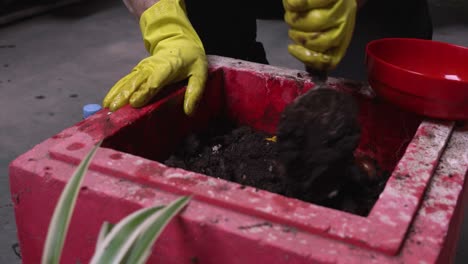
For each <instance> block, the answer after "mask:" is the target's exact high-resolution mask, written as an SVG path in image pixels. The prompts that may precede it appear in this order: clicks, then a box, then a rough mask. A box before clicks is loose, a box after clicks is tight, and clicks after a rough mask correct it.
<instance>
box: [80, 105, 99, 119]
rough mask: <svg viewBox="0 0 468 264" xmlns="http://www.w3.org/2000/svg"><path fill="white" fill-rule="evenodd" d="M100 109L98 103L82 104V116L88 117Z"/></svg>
mask: <svg viewBox="0 0 468 264" xmlns="http://www.w3.org/2000/svg"><path fill="white" fill-rule="evenodd" d="M101 109H102V107H101V105H99V104H87V105H85V106H83V118H88V117H89V116H91V115H93V114H95V113H96V112H98V111H99V110H101Z"/></svg>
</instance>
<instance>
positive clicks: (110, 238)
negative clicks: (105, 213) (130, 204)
mask: <svg viewBox="0 0 468 264" xmlns="http://www.w3.org/2000/svg"><path fill="white" fill-rule="evenodd" d="M162 208H164V206H156V207H149V208H142V209H140V210H138V211H135V212H133V213H132V214H130V215H128V216H126V217H125V218H124V219H122V220H121V221H119V223H117V225H115V226H114V227H113V228H112V230H111V232H110V233H109V234H108V235H107V236H106V237H105V238H104V240H103V241H102V242H101V243H100V244H99V245H98V246H97V248H96V251H95V253H94V256H93V258H92V259H91V261H90V264H100V263H120V262H121V261H122V259H123V258H124V257H125V255H126V251H127V250H128V247H131V245H132V244H133V242H134V241H135V240H136V238H137V234H136V235H135V234H134V231H135V230H136V229H137V228H138V226H139V225H140V224H141V223H143V222H144V221H145V220H146V219H147V218H148V217H149V216H150V215H151V214H154V213H156V212H157V211H159V210H161V209H162Z"/></svg>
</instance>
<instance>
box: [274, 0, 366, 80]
mask: <svg viewBox="0 0 468 264" xmlns="http://www.w3.org/2000/svg"><path fill="white" fill-rule="evenodd" d="M283 6H284V8H285V11H286V13H285V15H284V20H285V21H286V23H287V24H288V25H289V26H290V29H289V37H290V38H291V39H292V40H293V41H294V43H295V44H290V45H289V47H288V51H289V53H290V54H291V55H293V56H294V57H296V58H297V59H298V60H300V61H302V62H303V63H304V64H305V65H307V66H309V67H311V68H313V69H315V70H319V71H328V70H332V69H334V68H335V67H336V66H337V65H338V63H339V62H340V61H341V59H342V58H343V56H344V55H345V53H346V50H347V48H348V46H349V43H350V41H351V38H352V35H353V31H354V24H355V20H356V9H357V8H356V6H357V4H356V0H283Z"/></svg>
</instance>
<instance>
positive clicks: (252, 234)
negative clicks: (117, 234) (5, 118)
mask: <svg viewBox="0 0 468 264" xmlns="http://www.w3.org/2000/svg"><path fill="white" fill-rule="evenodd" d="M210 64H211V69H210V77H209V80H208V84H207V89H206V93H205V95H204V99H203V101H202V102H201V104H200V108H199V110H198V111H197V112H196V114H195V115H194V116H193V117H187V116H185V114H184V113H183V111H182V109H183V108H182V103H183V92H184V89H183V88H182V89H179V90H176V91H174V92H173V93H171V94H170V95H168V96H167V97H164V98H163V99H161V100H159V101H157V102H155V103H153V104H152V105H149V106H147V107H144V108H141V109H133V108H131V107H124V108H123V109H121V110H119V111H117V112H115V113H112V114H108V113H107V112H106V111H101V112H99V113H97V114H95V115H93V116H91V117H90V118H88V119H86V120H84V121H81V122H80V123H78V124H76V125H75V126H72V127H70V128H67V129H65V130H64V131H63V132H61V133H59V134H58V135H67V136H66V137H62V136H53V137H51V138H50V139H48V140H45V141H44V142H42V143H41V144H38V145H37V146H35V147H34V148H32V149H31V150H29V151H28V152H26V153H24V154H23V155H21V156H20V157H18V158H17V159H16V160H15V161H13V162H12V164H11V166H10V182H11V192H12V197H14V200H15V201H16V202H15V214H16V220H17V226H18V236H19V239H20V244H21V248H22V255H23V261H24V263H37V262H38V261H39V260H40V254H41V250H42V246H43V242H44V239H45V233H46V229H47V226H48V222H49V220H50V217H51V214H52V210H53V206H54V205H55V201H56V200H57V198H58V196H59V194H60V192H61V190H62V188H63V186H64V184H65V182H66V180H67V179H68V178H69V177H70V175H71V174H72V172H73V170H74V168H76V165H77V164H78V163H79V162H80V160H82V159H83V157H84V156H85V155H86V153H87V152H88V151H89V150H90V149H91V147H92V146H93V145H94V144H95V143H97V142H98V141H99V140H101V139H104V143H103V145H102V147H101V148H100V149H99V150H98V152H97V153H96V156H95V158H94V160H93V161H92V164H91V166H90V171H89V172H88V175H87V176H86V178H85V181H84V187H85V189H83V190H82V191H81V193H80V196H79V201H78V203H77V208H76V212H75V213H74V216H73V220H72V222H71V225H70V227H71V229H70V233H69V236H68V238H67V241H66V244H65V251H64V255H63V261H64V263H74V262H76V261H77V260H79V261H81V262H87V261H88V260H89V258H90V256H91V254H92V252H93V249H94V246H95V245H94V241H95V238H96V236H97V233H98V231H99V228H100V225H101V223H102V222H103V221H111V222H115V221H117V220H119V219H121V218H122V217H124V216H125V215H127V214H129V213H130V212H133V211H134V210H136V209H138V208H141V207H144V206H149V205H151V204H166V203H168V202H170V201H172V200H173V199H175V198H176V197H177V196H178V195H181V194H190V195H192V196H193V200H192V201H191V202H190V204H189V206H188V207H187V208H186V210H185V211H184V212H183V213H182V214H181V215H180V216H179V217H178V219H177V220H176V221H173V222H171V224H170V225H169V226H168V229H167V230H166V231H165V232H164V233H163V236H162V237H161V239H160V240H159V241H158V242H157V244H156V247H155V250H154V252H153V253H154V256H152V257H151V261H152V262H155V263H188V262H189V261H191V260H192V261H193V260H194V259H196V260H197V261H199V262H200V263H311V262H314V263H315V262H326V263H328V262H351V263H362V262H376V263H394V262H395V263H401V262H404V263H414V262H415V261H423V262H426V263H446V259H447V258H450V257H453V250H452V249H451V247H452V246H453V243H454V240H456V234H457V233H456V232H455V231H454V230H456V229H457V228H458V226H459V224H460V219H459V216H460V215H461V213H460V211H461V210H462V209H463V207H462V204H461V203H462V201H464V199H461V196H462V195H466V192H467V191H466V180H465V177H466V174H467V167H468V131H467V130H466V128H462V127H454V125H453V124H452V123H449V122H436V121H430V120H424V119H422V118H421V117H420V116H416V115H413V114H411V113H407V112H405V111H402V110H399V109H397V108H395V107H393V106H391V105H388V104H386V103H384V102H382V101H380V100H378V99H375V98H374V97H373V93H372V91H371V90H369V89H367V88H366V87H365V86H360V85H356V84H354V83H351V82H349V81H346V80H340V79H331V80H330V81H329V83H330V85H331V86H332V87H334V88H335V89H340V90H343V91H345V92H350V93H352V94H353V95H355V96H356V98H357V100H358V102H359V106H360V117H359V120H360V122H361V125H362V133H363V138H362V141H361V143H360V146H359V148H358V150H357V152H356V155H359V156H361V155H362V156H370V157H373V158H375V159H376V160H377V161H378V163H379V165H380V166H381V167H383V168H385V169H387V170H391V171H392V176H391V177H390V179H389V181H388V183H387V186H386V188H385V190H384V191H383V193H382V195H381V197H380V199H379V200H378V201H377V203H376V204H375V206H374V208H373V209H372V211H371V212H370V214H369V216H368V217H359V216H356V215H351V214H348V213H344V212H341V211H336V210H331V209H328V208H324V207H321V206H317V205H314V204H309V203H305V202H302V201H299V200H295V199H290V198H287V197H283V196H281V195H278V194H274V193H269V192H266V191H263V190H257V189H254V188H251V187H249V186H241V185H239V184H236V183H233V182H228V181H224V180H220V179H215V178H212V177H209V176H206V175H202V174H197V173H193V172H188V171H184V170H182V169H175V168H168V167H166V166H164V165H163V164H161V163H159V162H157V160H160V159H163V158H165V157H167V155H168V154H169V152H170V151H171V150H173V149H174V148H175V146H176V145H177V144H178V143H179V142H180V140H181V139H182V138H183V137H184V136H185V135H187V134H188V133H190V132H191V131H194V130H198V129H203V128H204V127H206V126H207V124H208V122H209V120H210V119H212V118H215V117H225V118H231V119H233V120H235V121H236V122H238V123H239V124H245V125H249V126H252V127H254V128H256V129H259V130H265V131H267V132H270V133H274V132H275V127H276V125H277V122H278V117H279V115H280V113H281V111H282V109H283V108H284V107H285V106H286V105H287V104H288V103H289V102H291V101H292V100H293V99H294V98H295V97H296V96H298V95H300V94H303V93H304V92H306V91H307V90H308V89H313V87H314V84H313V83H312V82H310V80H309V79H308V77H307V74H306V73H304V72H298V71H295V70H288V69H280V68H275V67H271V66H267V65H258V64H253V63H247V62H242V61H238V60H231V59H226V58H220V57H211V58H210ZM224 110H225V111H224ZM223 113H226V115H225V116H224V115H223ZM38 164H41V165H40V166H38ZM46 167H49V168H50V169H49V170H44V168H46ZM44 172H48V175H44ZM46 176H47V177H46ZM448 179H450V180H448ZM463 185H465V186H463ZM90 216H92V217H90ZM247 227H248V228H247ZM233 256H235V257H233Z"/></svg>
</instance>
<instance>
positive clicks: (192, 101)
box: [184, 60, 208, 115]
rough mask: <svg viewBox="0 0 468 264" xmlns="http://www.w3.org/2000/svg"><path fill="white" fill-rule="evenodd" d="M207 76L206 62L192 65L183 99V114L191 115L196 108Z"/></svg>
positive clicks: (201, 61) (202, 61)
mask: <svg viewBox="0 0 468 264" xmlns="http://www.w3.org/2000/svg"><path fill="white" fill-rule="evenodd" d="M207 75H208V64H207V62H206V60H200V61H199V62H198V63H196V64H195V65H194V69H193V71H192V75H191V76H190V78H189V81H188V85H187V90H186V91H185V97H184V111H185V114H187V115H191V114H192V113H193V112H194V111H195V109H196V108H197V106H198V103H199V102H200V99H201V97H202V94H203V91H204V89H205V84H206V79H207Z"/></svg>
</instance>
